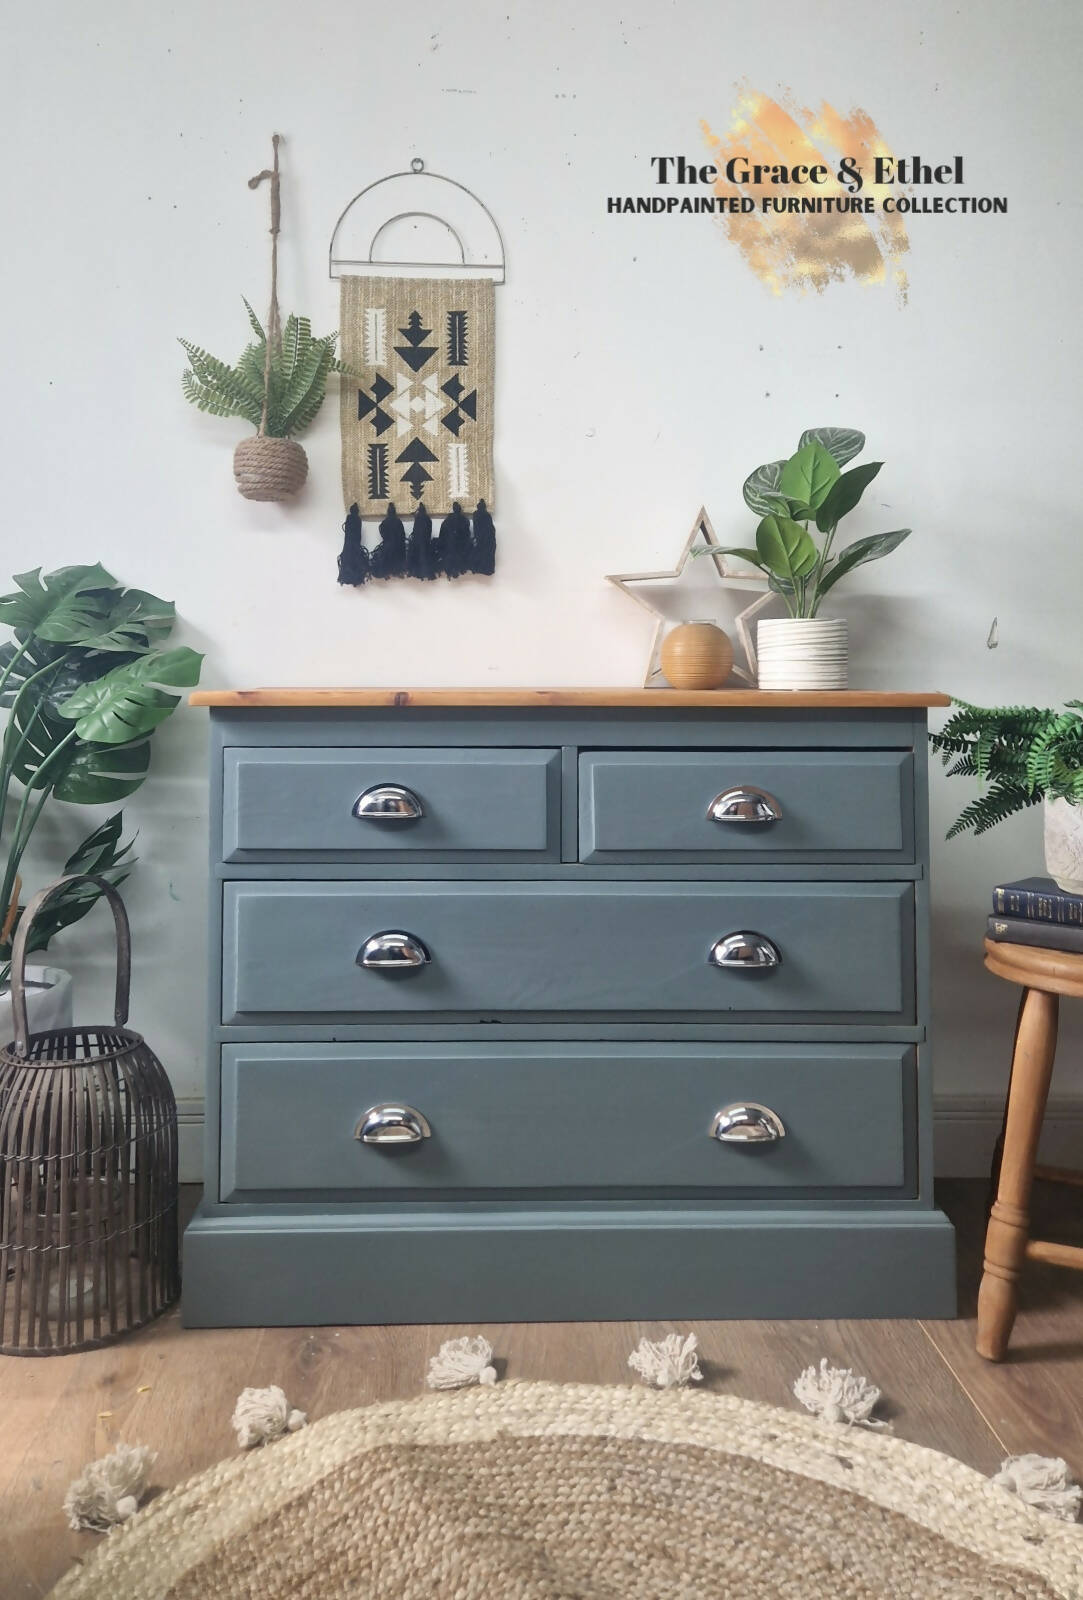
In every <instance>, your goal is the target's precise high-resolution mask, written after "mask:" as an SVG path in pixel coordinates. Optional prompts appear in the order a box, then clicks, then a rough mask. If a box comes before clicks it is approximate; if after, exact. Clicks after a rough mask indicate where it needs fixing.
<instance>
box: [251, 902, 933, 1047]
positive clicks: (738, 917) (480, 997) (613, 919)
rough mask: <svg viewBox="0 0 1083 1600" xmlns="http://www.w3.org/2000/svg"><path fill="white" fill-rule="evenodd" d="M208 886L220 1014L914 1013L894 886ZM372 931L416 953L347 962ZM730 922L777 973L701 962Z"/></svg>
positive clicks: (909, 953)
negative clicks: (219, 901) (760, 948)
mask: <svg viewBox="0 0 1083 1600" xmlns="http://www.w3.org/2000/svg"><path fill="white" fill-rule="evenodd" d="M223 896H224V901H223V919H224V920H223V974H222V1012H223V1021H225V1022H235V1021H238V1020H241V1019H242V1018H250V1017H253V1016H258V1015H260V1014H280V1015H281V1014H285V1013H296V1014H299V1015H302V1016H311V1015H321V1016H324V1017H326V1016H334V1015H335V1014H351V1013H352V1014H359V1013H365V1014H369V1013H394V1014H397V1015H402V1014H406V1013H414V1014H418V1013H420V1014H425V1013H430V1012H449V1013H469V1014H473V1015H476V1016H478V1017H479V1019H484V1020H488V1021H492V1020H497V1019H499V1018H500V1017H508V1018H511V1020H514V1014H516V1013H531V1012H541V1013H546V1012H548V1013H552V1012H592V1013H598V1012H621V1013H626V1014H628V1015H629V1016H631V1017H634V1016H635V1015H636V1014H638V1013H678V1014H680V1015H681V1016H687V1015H689V1014H695V1013H707V1014H711V1013H718V1012H726V1013H728V1014H732V1015H733V1016H734V1017H736V1018H741V1017H747V1018H749V1019H750V1020H753V1021H755V1020H757V1019H758V1018H759V1017H761V1016H762V1015H763V1014H765V1013H770V1014H772V1015H774V1016H781V1015H783V1014H785V1015H787V1016H788V1017H790V1018H791V1019H793V1020H797V1019H799V1018H800V1017H801V1016H804V1015H806V1014H810V1015H813V1016H816V1017H820V1018H822V1017H823V1016H824V1015H825V1014H847V1013H860V1014H862V1016H863V1017H864V1018H865V1019H867V1020H876V1021H879V1022H896V1023H909V1022H912V1021H913V1020H914V890H913V886H912V885H911V884H908V883H873V882H866V883H777V882H772V883H683V884H680V885H674V884H667V883H660V882H651V883H639V882H637V883H624V882H621V883H613V882H606V883H601V882H590V883H563V882H562V883H554V882H544V883H522V882H506V883H486V882H478V881H470V882H464V883H452V882H429V881H412V882H399V883H366V882H360V883H358V882H292V883H260V882H242V883H237V882H234V883H226V884H225V885H223ZM389 932H390V933H392V934H396V935H402V936H404V937H406V938H408V939H409V941H411V943H412V947H413V948H414V951H415V954H417V955H418V956H419V957H420V956H424V955H427V956H428V958H429V959H428V960H427V961H426V962H425V963H424V964H421V965H418V966H416V967H414V968H409V969H406V970H381V969H369V968H365V967H362V966H360V965H359V964H358V957H359V956H360V955H361V952H362V950H363V948H365V947H368V949H369V950H370V952H372V953H374V954H376V955H377V956H378V957H379V958H380V959H384V958H385V955H384V953H381V952H380V951H379V950H378V949H374V947H373V946H372V945H371V944H370V941H371V940H372V939H374V937H375V936H377V935H383V934H387V933H389ZM735 932H749V933H753V934H755V935H757V939H758V942H759V944H760V945H762V944H764V943H765V942H766V943H767V944H768V945H769V946H770V947H773V948H774V950H775V952H776V953H777V955H778V958H779V965H777V966H773V967H763V968H749V967H748V966H747V965H743V964H742V965H740V966H737V967H728V966H727V967H720V966H717V965H714V964H712V961H711V960H710V959H709V958H710V956H711V953H712V951H715V954H716V958H720V957H721V956H722V955H724V954H728V953H730V952H726V951H722V950H720V949H717V948H716V947H717V946H718V945H719V941H721V940H723V939H725V938H726V937H727V936H728V935H730V934H731V933H735ZM392 942H394V941H392ZM382 943H383V944H384V945H385V946H386V944H387V943H388V941H382ZM745 943H746V944H747V943H748V941H745ZM765 954H767V955H768V956H769V954H770V951H769V949H768V951H766V952H765ZM370 959H371V955H370Z"/></svg>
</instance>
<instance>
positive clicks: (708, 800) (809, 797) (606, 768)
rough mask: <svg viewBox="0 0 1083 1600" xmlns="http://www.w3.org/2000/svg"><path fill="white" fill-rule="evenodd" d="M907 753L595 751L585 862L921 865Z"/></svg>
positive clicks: (582, 802)
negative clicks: (859, 861) (916, 858)
mask: <svg viewBox="0 0 1083 1600" xmlns="http://www.w3.org/2000/svg"><path fill="white" fill-rule="evenodd" d="M913 788H914V761H913V756H912V755H911V754H910V752H909V751H905V750H818V751H817V750H795V751H784V750H779V751H771V750H727V751H722V752H720V753H717V754H716V753H707V752H699V751H685V750H593V751H584V752H583V753H582V754H581V755H580V758H579V856H580V860H582V861H592V862H620V861H665V862H676V861H718V862H732V861H741V860H745V859H755V860H757V861H771V860H779V861H790V862H799V861H807V862H818V861H820V862H822V861H830V860H835V859H838V858H841V857H844V856H848V857H852V858H860V859H862V860H864V861H871V862H884V861H912V860H913V859H914V795H913Z"/></svg>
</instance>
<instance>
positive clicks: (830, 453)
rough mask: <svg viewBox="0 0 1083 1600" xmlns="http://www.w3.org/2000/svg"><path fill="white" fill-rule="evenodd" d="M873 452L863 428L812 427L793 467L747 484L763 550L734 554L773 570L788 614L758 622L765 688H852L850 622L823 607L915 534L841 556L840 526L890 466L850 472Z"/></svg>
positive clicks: (875, 538) (899, 532)
mask: <svg viewBox="0 0 1083 1600" xmlns="http://www.w3.org/2000/svg"><path fill="white" fill-rule="evenodd" d="M864 448H865V435H864V434H863V433H859V432H858V431H857V429H856V428H808V429H806V430H805V432H804V433H803V434H802V435H801V440H800V443H799V444H798V447H797V450H796V451H795V453H794V454H793V455H792V456H790V458H789V459H788V460H786V461H770V462H768V463H767V464H766V465H765V466H762V467H757V468H756V470H755V472H753V473H752V474H751V475H750V476H749V477H748V478H746V480H745V484H744V499H745V504H746V505H747V506H748V508H749V510H750V511H754V512H755V513H756V515H757V516H758V517H759V518H760V523H759V526H758V527H757V529H756V544H755V548H752V547H742V548H737V549H732V550H727V551H726V552H725V554H727V555H734V556H740V557H741V558H742V559H743V560H745V561H750V562H751V563H752V565H753V566H756V567H759V569H760V571H761V572H763V573H766V575H767V580H768V583H769V584H770V587H771V588H772V589H773V590H774V592H775V593H776V594H777V595H779V596H780V597H781V599H782V601H783V603H784V604H785V606H786V610H787V612H788V615H787V616H785V617H771V618H767V619H766V620H764V621H762V622H760V623H759V625H758V629H757V645H758V651H757V654H758V658H759V671H758V679H759V686H760V688H761V689H844V688H845V687H846V680H847V669H848V654H849V647H848V639H847V627H846V622H845V620H843V619H840V618H831V619H830V620H828V619H826V618H822V617H820V616H819V610H820V604H821V602H822V601H823V599H824V597H825V596H826V595H827V594H829V593H830V591H831V590H832V589H833V588H834V586H835V584H836V583H838V581H839V579H840V578H844V577H845V576H846V574H847V573H848V572H852V571H853V570H854V568H855V567H860V566H863V565H864V564H865V562H867V561H877V560H879V558H880V557H881V556H886V555H889V554H890V552H891V551H892V550H896V549H897V548H898V547H899V545H900V544H902V542H903V540H904V539H905V538H907V537H908V535H909V533H910V529H909V528H899V529H896V531H895V532H893V533H876V534H872V535H870V536H869V537H868V538H865V539H855V540H854V542H853V543H852V544H849V545H847V546H846V547H845V548H844V549H842V550H839V551H838V552H837V553H836V552H835V549H834V544H835V536H836V533H837V531H838V527H839V524H840V522H841V521H842V519H843V517H845V516H847V515H849V513H850V512H851V511H853V509H854V508H855V506H856V505H857V504H858V502H859V501H860V499H861V496H862V495H863V494H864V492H865V490H866V489H867V488H868V486H869V484H870V483H871V482H872V480H873V479H874V478H875V477H876V474H877V473H878V472H879V471H880V468H881V467H882V466H883V462H882V461H870V462H867V463H866V464H865V465H864V466H860V467H851V469H850V470H849V472H843V470H842V469H843V467H845V466H846V465H847V463H848V462H850V461H852V460H853V458H854V457H855V456H856V455H859V454H860V453H861V451H862V450H863V449H864ZM813 529H815V530H816V533H818V534H819V535H820V538H819V539H818V540H817V538H816V537H815V536H814V534H813V531H812V530H813ZM697 554H699V552H697Z"/></svg>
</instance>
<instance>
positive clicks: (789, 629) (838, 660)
mask: <svg viewBox="0 0 1083 1600" xmlns="http://www.w3.org/2000/svg"><path fill="white" fill-rule="evenodd" d="M756 643H757V651H756V654H757V662H758V673H757V676H758V680H759V686H760V688H761V689H845V687H846V675H847V664H848V654H849V652H848V643H847V634H846V623H845V622H843V621H839V620H837V619H835V618H831V619H830V620H825V619H822V618H820V617H767V618H765V619H764V621H762V622H761V623H759V625H758V627H757V629H756Z"/></svg>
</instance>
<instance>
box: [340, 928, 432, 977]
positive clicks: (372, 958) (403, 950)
mask: <svg viewBox="0 0 1083 1600" xmlns="http://www.w3.org/2000/svg"><path fill="white" fill-rule="evenodd" d="M431 959H432V957H431V956H430V955H429V952H428V951H427V950H426V948H425V946H424V945H423V944H422V942H421V940H420V939H415V938H414V935H413V934H412V933H403V932H402V931H401V930H400V929H397V928H387V929H385V931H384V932H383V933H374V934H373V935H372V936H371V937H370V938H368V939H366V940H365V942H364V944H363V945H362V946H361V948H360V950H359V951H358V952H357V965H358V966H359V967H364V968H366V970H367V971H369V972H413V971H416V969H417V968H418V967H424V966H425V965H427V963H428V962H429V961H431Z"/></svg>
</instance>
